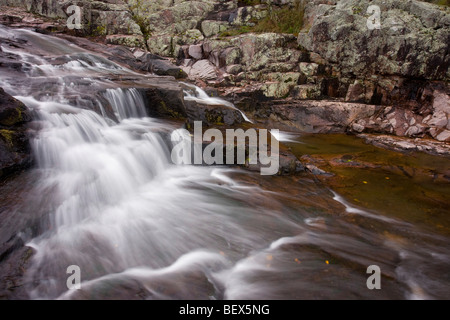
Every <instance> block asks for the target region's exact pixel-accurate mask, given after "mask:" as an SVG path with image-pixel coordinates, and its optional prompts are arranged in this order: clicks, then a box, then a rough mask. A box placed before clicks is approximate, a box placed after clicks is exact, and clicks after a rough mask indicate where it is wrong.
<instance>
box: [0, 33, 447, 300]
mask: <svg viewBox="0 0 450 320" xmlns="http://www.w3.org/2000/svg"><path fill="white" fill-rule="evenodd" d="M0 36H1V37H13V38H24V39H27V41H29V43H31V44H32V47H31V48H35V47H37V48H39V50H38V53H36V54H32V53H30V52H26V51H23V50H19V49H15V48H13V47H9V46H6V45H2V46H1V47H2V50H3V52H8V53H9V54H12V55H15V56H16V57H17V59H18V60H20V61H21V62H22V63H23V66H24V70H25V71H22V72H23V74H24V75H23V78H22V79H19V80H17V79H16V78H15V77H12V76H11V77H9V76H4V77H3V76H2V79H1V83H0V85H1V86H3V87H4V88H5V90H7V91H8V92H9V93H11V94H13V95H15V96H16V97H17V98H18V99H20V100H21V101H23V102H24V103H25V104H26V105H27V106H28V108H30V109H31V110H33V112H34V114H35V118H36V119H35V122H36V124H37V125H38V127H39V130H38V134H37V135H36V137H35V138H34V139H33V142H32V145H33V150H34V153H35V156H36V162H37V164H36V166H37V168H36V169H35V170H36V171H37V172H38V173H39V180H38V181H36V182H34V191H33V192H34V193H35V194H39V195H40V198H41V199H40V202H37V201H36V200H35V199H34V198H33V197H29V200H28V201H30V202H32V203H30V204H28V206H27V207H26V208H33V206H35V207H36V210H37V206H39V210H40V211H43V212H46V213H47V214H48V217H49V223H48V224H44V225H43V226H42V227H41V228H42V230H41V231H40V232H39V235H37V236H33V237H31V238H28V239H26V240H27V241H28V242H27V245H28V246H30V247H32V248H33V249H34V256H33V258H32V263H31V266H30V268H29V269H28V270H27V272H26V275H25V277H26V281H25V282H26V283H27V290H28V294H29V296H30V298H33V299H40V298H69V299H70V298H73V299H76V298H79V299H82V298H84V299H89V298H96V299H102V298H111V297H112V298H136V297H140V298H148V299H164V298H181V299H192V298H200V299H221V298H227V299H274V298H276V299H283V298H284V299H297V298H317V297H322V298H371V297H373V292H371V291H370V290H368V289H367V288H366V274H365V268H366V267H367V266H368V265H371V264H379V265H380V266H381V268H382V271H383V274H384V275H386V278H384V280H383V281H384V282H383V289H384V290H383V292H381V293H379V295H378V296H377V297H384V298H386V297H397V298H398V297H400V298H405V297H406V298H428V297H435V296H437V297H440V296H445V294H446V293H445V292H446V288H448V283H443V284H439V283H437V282H436V279H434V278H433V274H434V273H433V272H434V271H435V270H441V268H442V267H443V266H445V265H448V262H449V261H450V260H449V255H448V252H446V246H445V243H446V241H447V240H448V239H447V238H445V237H439V236H431V235H428V234H423V233H420V232H418V231H416V230H415V229H414V227H413V226H411V225H409V224H406V223H404V222H403V221H399V220H396V219H391V218H389V219H387V220H383V219H374V216H373V215H376V213H373V214H372V213H370V214H366V213H367V212H366V211H364V210H362V209H356V208H354V209H352V208H351V207H350V205H349V204H347V203H344V201H343V199H341V198H339V196H338V195H337V194H333V193H331V192H329V191H328V190H327V189H324V188H323V187H320V186H317V185H316V184H315V183H314V182H313V181H310V180H309V179H304V180H302V179H297V178H283V177H265V178H263V177H260V176H258V175H257V174H255V173H250V172H245V171H240V170H235V169H233V170H232V169H226V168H221V167H201V166H176V165H174V164H172V163H171V160H170V159H171V157H170V156H171V155H170V147H171V146H170V143H168V142H167V141H170V140H168V139H167V137H168V136H170V133H171V132H172V130H175V129H177V125H174V124H170V123H168V122H165V121H161V120H157V119H153V118H150V117H148V116H147V111H146V108H145V100H144V98H143V96H142V93H141V92H140V91H139V90H137V89H134V88H132V87H130V86H127V88H121V87H114V83H112V82H111V81H109V80H107V79H108V78H110V77H111V75H117V74H123V75H132V74H133V75H136V74H134V73H133V72H132V71H130V70H127V69H124V68H122V67H120V66H118V65H115V64H113V63H111V62H109V61H104V59H103V58H102V57H99V56H97V55H95V54H93V53H89V52H86V51H84V50H82V49H81V48H78V47H76V46H73V45H71V44H70V43H68V42H66V41H63V40H60V39H55V38H53V37H49V36H44V35H38V34H35V33H33V32H31V31H25V30H7V29H4V28H2V27H0ZM42 52H44V53H42ZM40 53H42V54H40ZM55 61H58V63H55ZM25 66H26V68H25ZM139 77H140V81H141V82H142V81H145V76H139ZM105 79H106V80H105ZM21 82H23V84H21ZM98 82H102V83H106V84H107V85H108V86H107V88H106V89H104V90H103V89H102V90H100V91H99V93H98V95H97V98H96V99H87V98H86V97H85V96H84V92H83V91H84V90H83V89H82V88H86V87H92V86H95V85H96V84H97V83H98ZM44 89H45V91H43V90H44ZM195 91H196V92H197V93H196V94H190V93H189V92H187V93H186V99H202V100H204V101H205V100H207V101H209V102H210V103H216V104H225V103H226V102H224V101H223V100H218V99H217V98H210V97H207V95H206V93H204V91H202V90H201V89H199V88H195ZM44 93H48V94H44ZM205 95H206V96H205ZM74 97H75V98H76V99H74ZM107 104H108V105H109V106H111V109H112V113H110V115H111V116H108V112H107V110H106V105H107ZM95 106H97V107H98V108H97V109H96V108H94V107H95ZM230 107H231V105H230ZM233 107H234V106H233ZM94 109H95V110H94ZM287 182H288V183H287ZM333 198H335V200H338V201H339V202H341V203H344V205H345V208H343V207H342V206H341V205H340V204H339V203H338V202H336V201H334V200H333ZM33 201H36V202H33ZM23 210H25V209H23ZM28 210H30V209H28ZM31 210H32V209H31ZM22 214H23V215H26V214H27V212H22ZM355 220H356V221H359V222H361V223H359V224H357V223H355ZM366 224H367V225H372V224H381V228H382V229H383V230H389V231H390V232H392V233H397V234H399V236H398V237H400V234H401V235H403V237H404V239H403V240H402V241H396V240H395V239H387V238H385V237H384V236H383V234H379V233H378V232H377V231H374V230H372V229H371V228H366V227H365V225H366ZM410 233H411V234H414V237H415V238H416V237H418V238H421V239H428V240H427V241H428V242H424V244H423V245H422V246H421V247H417V246H415V244H414V243H413V242H412V241H411V242H409V241H408V240H405V239H408V237H407V234H410ZM24 234H25V233H24ZM430 239H431V240H430ZM424 241H425V240H424ZM430 257H433V258H430ZM328 260H330V261H334V265H333V266H331V265H330V266H329V265H328V264H326V263H325V261H328ZM430 261H432V263H430ZM72 265H76V266H78V267H80V270H81V276H82V289H81V290H68V288H67V282H66V280H67V277H68V274H67V268H68V267H69V266H72ZM417 265H420V266H423V267H421V270H420V271H418V270H417ZM342 275H344V276H342ZM433 294H434V295H433Z"/></svg>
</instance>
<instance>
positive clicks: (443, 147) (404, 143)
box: [358, 134, 450, 157]
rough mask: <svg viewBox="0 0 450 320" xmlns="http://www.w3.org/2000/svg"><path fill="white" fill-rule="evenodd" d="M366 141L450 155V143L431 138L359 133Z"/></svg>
mask: <svg viewBox="0 0 450 320" xmlns="http://www.w3.org/2000/svg"><path fill="white" fill-rule="evenodd" d="M358 137H360V138H362V139H364V140H365V141H366V143H370V144H373V145H375V146H377V147H381V148H385V149H390V150H394V151H398V152H405V151H421V152H425V153H428V154H432V155H440V156H447V157H448V156H450V145H449V144H448V143H442V142H439V141H435V140H430V139H420V138H415V139H411V138H404V137H396V136H388V135H373V134H359V135H358Z"/></svg>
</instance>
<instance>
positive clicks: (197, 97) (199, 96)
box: [183, 83, 253, 123]
mask: <svg viewBox="0 0 450 320" xmlns="http://www.w3.org/2000/svg"><path fill="white" fill-rule="evenodd" d="M183 84H184V85H185V86H186V87H188V88H189V89H190V90H185V91H184V99H185V100H193V101H199V102H202V103H205V104H210V105H220V106H226V107H228V108H231V109H234V110H237V111H239V112H240V113H241V115H242V117H243V118H244V120H245V121H247V122H250V123H253V121H251V120H250V119H249V118H248V117H247V116H246V115H245V113H244V112H242V111H241V110H239V109H238V108H236V106H235V105H234V104H233V103H231V102H229V101H227V100H224V99H222V98H218V97H210V96H208V94H207V93H206V92H205V91H204V90H203V89H201V88H200V87H197V86H195V85H192V84H189V83H183Z"/></svg>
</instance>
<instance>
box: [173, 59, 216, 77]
mask: <svg viewBox="0 0 450 320" xmlns="http://www.w3.org/2000/svg"><path fill="white" fill-rule="evenodd" d="M181 68H182V69H183V71H184V72H185V73H186V74H187V75H188V77H189V79H192V80H196V79H202V80H212V79H216V78H217V74H218V73H217V70H216V68H215V66H214V65H213V64H212V63H211V62H210V61H208V60H199V61H197V62H195V63H194V64H193V65H192V66H190V67H189V66H187V67H181Z"/></svg>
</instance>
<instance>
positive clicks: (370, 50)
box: [298, 0, 450, 79]
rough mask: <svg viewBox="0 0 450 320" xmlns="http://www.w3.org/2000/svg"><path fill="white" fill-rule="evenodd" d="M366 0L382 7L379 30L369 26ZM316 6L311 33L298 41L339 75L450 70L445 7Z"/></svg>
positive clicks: (353, 2) (424, 74) (435, 74)
mask: <svg viewBox="0 0 450 320" xmlns="http://www.w3.org/2000/svg"><path fill="white" fill-rule="evenodd" d="M314 5H315V4H314V3H312V4H311V5H309V6H310V10H314V8H313V7H312V6H314ZM369 5H378V6H379V7H380V9H381V29H380V30H377V29H374V30H370V29H369V28H368V26H367V21H368V15H366V10H367V8H368V7H369ZM319 8H320V9H319ZM317 10H318V11H320V13H317V14H316V15H315V16H314V18H313V21H312V22H311V23H312V25H311V28H310V30H309V32H308V33H300V34H299V38H298V41H299V44H300V45H301V46H303V47H304V48H306V49H307V50H310V51H312V52H315V53H318V54H319V55H320V56H322V57H323V58H324V59H326V60H327V61H329V62H330V63H333V64H335V65H336V67H337V68H338V69H339V70H340V72H342V73H343V74H347V75H356V76H359V77H362V76H371V75H374V74H377V75H385V76H387V75H402V76H405V77H421V78H426V79H445V78H448V77H449V75H450V73H449V65H450V55H448V54H447V51H448V43H449V42H450V28H448V26H447V25H446V24H445V23H446V22H445V21H448V19H449V10H448V9H444V8H442V7H439V6H436V5H432V4H428V3H424V2H419V1H416V0H410V1H395V0H374V1H369V0H362V1H360V0H340V1H337V2H336V5H331V6H330V5H327V6H326V7H320V6H319V7H317Z"/></svg>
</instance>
